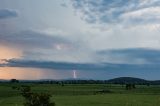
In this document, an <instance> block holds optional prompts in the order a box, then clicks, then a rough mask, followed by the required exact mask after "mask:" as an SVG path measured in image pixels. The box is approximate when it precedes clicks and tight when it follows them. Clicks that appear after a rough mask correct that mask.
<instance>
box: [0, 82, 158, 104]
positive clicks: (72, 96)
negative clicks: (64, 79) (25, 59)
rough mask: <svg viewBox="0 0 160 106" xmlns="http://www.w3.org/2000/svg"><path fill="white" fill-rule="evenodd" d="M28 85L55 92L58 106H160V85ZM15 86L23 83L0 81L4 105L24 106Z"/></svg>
mask: <svg viewBox="0 0 160 106" xmlns="http://www.w3.org/2000/svg"><path fill="white" fill-rule="evenodd" d="M23 85H24V84H23ZM27 85H30V86H31V87H32V90H33V91H34V92H47V93H50V94H52V95H53V96H52V98H51V101H54V102H55V103H56V106H160V86H146V85H143V86H142V85H138V86H136V89H132V90H125V87H123V86H121V85H105V84H90V85H87V84H84V85H80V84H73V85H71V84H70V85H65V86H61V85H54V84H27ZM12 86H21V84H16V85H15V84H0V106H23V97H21V95H20V92H19V91H17V90H13V89H12ZM102 91H107V92H102ZM108 91H109V92H108Z"/></svg>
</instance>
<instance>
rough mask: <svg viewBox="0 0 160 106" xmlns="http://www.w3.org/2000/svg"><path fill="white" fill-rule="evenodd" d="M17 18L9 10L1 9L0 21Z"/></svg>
mask: <svg viewBox="0 0 160 106" xmlns="http://www.w3.org/2000/svg"><path fill="white" fill-rule="evenodd" d="M14 17H18V13H17V12H16V11H14V10H10V9H1V10H0V19H7V18H14Z"/></svg>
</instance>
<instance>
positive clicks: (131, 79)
mask: <svg viewBox="0 0 160 106" xmlns="http://www.w3.org/2000/svg"><path fill="white" fill-rule="evenodd" d="M0 82H10V80H3V79H0ZM62 82H63V83H64V84H107V83H108V84H128V83H134V84H147V85H160V80H154V81H150V80H145V79H141V78H134V77H118V78H113V79H109V80H92V79H85V78H81V79H74V78H68V79H59V80H56V79H40V80H20V83H51V84H58V83H62Z"/></svg>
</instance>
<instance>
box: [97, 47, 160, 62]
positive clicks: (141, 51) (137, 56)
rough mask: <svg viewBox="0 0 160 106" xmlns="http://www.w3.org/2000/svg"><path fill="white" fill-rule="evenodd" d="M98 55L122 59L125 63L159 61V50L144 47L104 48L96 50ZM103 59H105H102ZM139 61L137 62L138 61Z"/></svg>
mask: <svg viewBox="0 0 160 106" xmlns="http://www.w3.org/2000/svg"><path fill="white" fill-rule="evenodd" d="M97 54H98V55H100V56H101V57H103V58H105V57H106V56H108V57H111V58H112V59H114V60H115V61H116V59H117V60H118V59H119V60H123V62H125V63H128V64H130V63H137V64H138V63H140V62H141V63H142V64H143V63H148V64H159V63H160V50H156V49H147V48H146V49H145V48H129V49H117V50H106V51H99V52H97ZM104 61H105V60H104ZM138 61H139V62H138Z"/></svg>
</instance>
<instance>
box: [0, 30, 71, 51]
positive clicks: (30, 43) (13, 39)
mask: <svg viewBox="0 0 160 106" xmlns="http://www.w3.org/2000/svg"><path fill="white" fill-rule="evenodd" d="M0 43H4V44H5V43H6V44H11V45H12V46H14V47H17V48H21V49H28V50H29V49H32V48H36V49H38V48H41V49H44V48H45V49H48V48H50V49H51V48H55V47H56V45H58V44H60V45H66V46H72V43H71V42H70V41H69V40H67V39H66V38H62V37H59V36H51V35H47V34H44V33H40V32H36V31H30V30H28V31H22V32H19V33H12V34H9V35H2V34H1V35H0Z"/></svg>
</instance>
